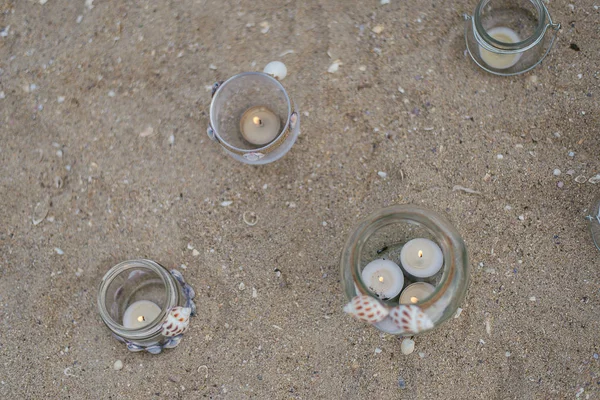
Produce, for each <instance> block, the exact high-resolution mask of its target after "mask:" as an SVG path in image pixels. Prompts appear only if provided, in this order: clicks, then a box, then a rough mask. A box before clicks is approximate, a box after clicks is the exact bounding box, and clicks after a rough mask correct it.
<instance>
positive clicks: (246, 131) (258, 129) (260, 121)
mask: <svg viewBox="0 0 600 400" xmlns="http://www.w3.org/2000/svg"><path fill="white" fill-rule="evenodd" d="M280 128H281V121H280V120H279V117H277V115H275V113H273V111H271V110H269V109H268V108H267V107H264V106H256V107H252V108H249V109H248V110H246V112H245V113H244V114H243V115H242V118H241V119H240V132H242V136H243V137H244V139H246V140H247V141H248V142H249V143H252V144H255V145H259V146H262V145H265V144H267V143H269V142H272V141H273V139H275V138H276V137H277V135H278V134H279V129H280Z"/></svg>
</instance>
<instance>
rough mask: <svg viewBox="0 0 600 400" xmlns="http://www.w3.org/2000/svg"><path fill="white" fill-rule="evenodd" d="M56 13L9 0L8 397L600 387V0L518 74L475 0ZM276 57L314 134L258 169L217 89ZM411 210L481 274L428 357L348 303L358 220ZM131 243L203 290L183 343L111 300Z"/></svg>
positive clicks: (0, 308) (3, 285) (102, 1)
mask: <svg viewBox="0 0 600 400" xmlns="http://www.w3.org/2000/svg"><path fill="white" fill-rule="evenodd" d="M40 3H44V2H43V1H42V2H40V1H30V0H27V1H26V0H19V1H14V0H3V1H0V11H1V14H0V31H1V32H3V33H2V34H1V35H0V68H1V69H0V91H1V92H2V93H3V95H0V97H1V98H0V166H1V168H2V173H1V174H0V194H1V199H2V200H1V201H2V203H1V204H2V206H1V207H0V250H1V255H0V321H1V322H0V397H2V398H6V399H9V398H11V399H42V398H48V399H56V398H60V399H63V398H72V399H96V398H97V399H147V398H183V399H188V398H189V399H196V398H214V399H250V398H255V399H367V398H373V399H388V398H397V399H400V398H402V399H467V398H468V399H563V398H576V396H579V398H580V399H587V398H589V399H598V398H600V360H598V355H597V354H598V353H599V352H600V335H599V333H598V332H600V319H599V307H600V291H599V287H600V279H599V277H598V270H599V268H600V257H599V256H600V252H598V250H597V249H596V248H595V247H594V245H593V243H592V241H591V238H590V234H589V231H588V225H587V221H586V220H585V219H584V217H585V216H586V215H588V214H587V211H588V209H589V208H590V207H591V205H592V201H593V199H594V198H595V197H597V196H598V194H600V185H598V184H596V185H594V184H591V183H587V182H586V183H577V182H576V181H575V177H577V176H584V177H586V178H589V177H591V176H594V175H595V174H598V173H600V158H599V155H600V135H599V122H600V118H599V116H598V111H599V109H600V107H599V97H600V91H599V89H598V87H599V84H600V72H599V70H598V65H599V64H600V36H599V31H598V21H599V18H600V10H598V6H600V3H598V2H597V1H592V0H582V1H578V2H573V7H571V6H570V5H569V3H568V2H567V1H564V0H557V1H552V2H550V3H549V8H550V12H551V13H552V16H553V17H554V19H555V20H557V21H559V22H561V23H562V24H563V28H562V29H561V31H560V33H559V35H558V41H557V43H556V47H555V48H554V49H553V50H552V51H551V52H550V55H549V56H548V58H547V59H546V60H545V61H544V62H543V64H542V65H541V66H539V67H538V68H536V69H535V70H533V71H532V72H529V73H527V74H524V75H521V76H517V77H511V78H501V77H495V76H492V75H490V74H487V73H485V72H484V71H482V70H480V69H478V67H477V66H476V65H475V64H474V63H473V62H472V61H471V60H470V59H469V58H468V56H466V55H465V53H464V51H465V44H464V37H463V24H464V21H463V19H462V14H463V13H465V12H466V13H469V12H471V11H472V9H473V8H474V7H475V2H474V1H444V2H422V1H417V0H406V1H399V0H391V2H390V3H389V4H386V5H381V4H380V2H379V0H368V1H362V2H356V1H321V2H317V1H307V2H302V1H298V2H294V1H283V0H281V1H275V0H269V1H253V2H241V1H227V2H225V1H215V0H206V1H200V0H196V1H193V0H186V1H181V2H179V1H158V0H151V1H135V2H117V1H108V0H95V1H89V0H87V1H84V0H77V1H67V0H48V1H47V2H45V4H40ZM263 22H266V23H267V24H262V23H263ZM8 26H10V27H8ZM377 26H381V27H382V28H383V29H381V28H377V29H376V31H378V32H379V33H375V32H373V28H375V27H377ZM267 27H268V30H267ZM264 31H266V33H262V32H264ZM573 44H575V45H576V46H573ZM574 48H576V49H578V50H575V49H574ZM288 50H293V52H289V51H288ZM284 52H285V53H287V54H285V55H283V56H280V54H282V53H284ZM273 60H280V61H283V62H284V63H285V64H286V65H287V68H288V76H287V77H286V78H285V80H284V81H283V84H284V86H285V87H286V88H287V90H288V91H289V93H290V94H291V96H292V97H293V98H294V101H295V102H296V105H297V107H298V109H299V111H300V115H301V131H302V133H301V135H300V137H299V139H298V142H297V143H296V144H295V146H294V147H293V148H292V150H291V151H290V153H289V154H287V155H286V156H285V157H284V158H283V159H281V160H279V161H278V162H276V163H274V164H271V165H267V166H262V167H252V166H248V165H244V164H241V163H238V162H235V161H234V160H233V159H231V158H230V157H228V156H227V155H226V154H225V153H224V152H223V151H222V149H221V148H220V147H219V146H218V145H217V144H216V143H214V142H212V141H210V140H209V139H208V137H207V136H206V133H205V131H206V126H207V122H208V106H209V102H210V86H211V85H212V84H213V83H214V82H215V81H218V80H223V79H226V78H227V77H229V76H232V75H234V74H236V73H238V72H242V71H250V70H256V71H260V70H262V68H263V67H264V65H266V64H267V63H268V62H270V61H273ZM336 60H339V61H340V62H341V63H340V64H339V68H338V70H337V72H335V73H328V72H327V71H328V69H329V68H330V66H331V65H332V64H333V63H334V62H335V61H336ZM211 66H212V67H214V68H212V67H211ZM569 152H574V154H573V156H569ZM499 155H501V156H502V157H499ZM555 169H560V170H561V174H560V175H558V176H556V175H554V173H553V172H554V170H555ZM379 172H385V174H383V175H384V176H385V177H382V174H378V173H379ZM567 172H571V173H572V175H569V174H567ZM559 182H562V184H560V185H559ZM456 185H459V186H463V187H465V188H470V189H473V190H475V191H478V192H480V194H473V193H467V192H464V191H460V190H459V191H453V190H452V189H453V187H454V186H456ZM559 186H562V187H559ZM223 202H232V203H231V204H230V205H229V206H221V203H223ZM38 203H40V205H39V206H37V209H36V205H37V204H38ZM404 203H412V204H418V205H422V206H425V207H429V208H431V209H434V210H437V211H439V212H442V213H444V215H446V216H447V217H448V218H449V219H450V220H451V221H452V222H453V223H454V224H456V226H457V229H458V230H459V232H460V233H461V235H462V236H463V238H464V240H465V242H466V244H467V246H468V251H469V257H470V265H471V267H472V274H471V276H472V282H471V286H470V288H469V292H468V295H467V299H466V301H465V303H464V304H463V306H462V308H463V309H464V310H463V312H462V314H461V315H460V317H459V318H456V319H452V320H450V321H449V322H447V323H446V324H444V325H443V326H441V327H440V329H438V330H436V331H435V332H432V333H430V334H428V335H424V336H419V337H417V338H415V343H416V348H415V351H414V352H413V353H412V354H410V355H402V354H401V351H400V342H401V341H400V339H398V338H396V337H392V336H385V335H382V334H380V333H379V332H378V331H376V330H375V329H373V328H371V327H369V326H367V325H363V324H361V323H359V322H357V321H354V320H352V319H351V318H350V317H349V316H347V315H344V314H343V313H342V307H343V305H344V304H345V302H346V299H345V298H344V295H343V294H342V290H341V285H340V272H339V252H340V250H341V246H342V245H343V243H344V242H345V240H346V237H347V235H348V234H349V232H350V230H351V229H352V227H353V226H354V225H355V224H356V222H357V221H358V219H359V218H361V217H364V216H366V215H368V214H369V213H370V212H372V211H374V210H377V209H378V208H381V207H384V206H388V205H392V204H404ZM225 204H226V203H225ZM46 211H47V212H46ZM244 212H254V213H256V215H257V216H258V223H257V224H256V225H254V226H248V225H247V224H245V223H244V222H243V219H242V215H243V214H244ZM40 215H41V217H44V219H43V220H41V222H40V223H38V224H37V225H34V224H33V223H32V218H33V217H34V216H37V217H40ZM38 221H39V218H38V219H36V222H38ZM188 244H189V245H190V247H191V248H193V249H195V250H196V251H195V252H194V251H193V250H191V249H190V248H189V247H188ZM56 249H59V250H60V251H59V250H56ZM59 253H62V254H59ZM131 258H150V259H153V260H156V261H157V262H160V263H162V264H163V265H165V266H168V267H179V266H180V265H181V264H185V265H186V266H187V269H185V270H184V271H183V273H184V275H185V277H186V279H187V281H188V282H189V283H190V284H191V285H193V286H194V288H195V289H196V292H197V304H198V309H199V315H198V316H197V317H196V318H194V319H193V320H192V324H191V329H190V330H189V332H188V333H187V334H186V335H185V337H184V339H183V341H182V342H181V344H180V345H179V347H177V348H176V349H173V350H169V351H166V352H164V353H163V354H161V355H158V356H153V355H150V354H140V353H129V352H128V351H127V350H126V348H125V347H124V346H123V345H122V344H120V343H118V342H117V341H116V340H114V339H113V338H111V335H110V332H109V331H108V329H106V328H105V327H104V325H103V324H102V321H101V319H100V317H99V315H98V312H97V307H96V295H97V288H98V285H99V282H100V279H101V277H102V276H103V274H104V273H105V272H106V271H107V270H108V269H109V268H110V267H111V266H113V265H115V264H117V263H118V262H120V261H122V260H126V259H131ZM276 268H277V269H279V270H280V271H281V272H282V277H277V276H276V273H275V272H274V270H275V269H276ZM282 279H285V282H286V284H285V285H282V284H281V281H282ZM240 283H244V285H243V286H245V288H246V289H245V290H239V288H240ZM254 291H255V292H256V297H253V292H254ZM486 326H488V327H489V333H488V332H487V331H486ZM420 355H422V356H423V357H421V356H420ZM117 360H121V361H122V363H123V368H122V369H121V370H115V369H114V368H113V366H114V365H115V362H116V361H117ZM117 365H118V363H117ZM400 381H401V382H402V384H401V385H400V384H399V382H400ZM402 387H405V388H404V389H403V388H402Z"/></svg>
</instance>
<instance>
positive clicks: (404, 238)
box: [340, 205, 469, 336]
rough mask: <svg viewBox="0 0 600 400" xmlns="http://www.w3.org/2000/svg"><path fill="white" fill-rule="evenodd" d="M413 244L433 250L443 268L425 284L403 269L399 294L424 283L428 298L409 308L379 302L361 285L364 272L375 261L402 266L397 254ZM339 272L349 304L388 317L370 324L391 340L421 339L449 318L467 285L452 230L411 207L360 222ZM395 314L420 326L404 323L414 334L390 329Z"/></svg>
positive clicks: (460, 246) (461, 248)
mask: <svg viewBox="0 0 600 400" xmlns="http://www.w3.org/2000/svg"><path fill="white" fill-rule="evenodd" d="M415 238H422V239H426V240H430V241H432V242H434V243H435V244H437V246H439V248H440V249H441V253H442V255H443V266H442V267H441V269H440V270H439V272H438V273H436V274H435V275H433V276H430V277H427V278H418V277H415V276H412V275H410V274H408V273H406V270H405V268H404V267H402V270H403V273H404V284H403V289H402V290H406V287H407V286H409V285H411V284H413V283H415V282H425V283H428V284H430V285H432V286H433V287H434V289H433V291H432V293H431V294H430V295H429V296H425V297H423V298H420V299H418V301H415V302H413V304H409V305H404V304H399V303H398V301H399V300H398V299H397V298H393V299H380V298H379V296H378V295H377V293H374V292H373V291H372V290H371V289H370V288H369V285H367V284H365V282H364V280H363V276H362V272H363V269H364V268H365V266H367V265H368V264H369V263H371V262H372V261H373V260H376V259H386V260H390V261H393V262H394V263H396V264H398V265H402V261H401V253H402V248H403V247H404V246H405V244H406V243H407V242H409V241H410V240H412V239H415ZM340 267H341V272H342V285H343V289H344V292H345V294H346V297H347V298H348V300H350V303H349V304H352V303H353V301H357V300H358V301H361V298H362V299H364V300H362V301H366V302H367V303H369V304H368V305H367V307H368V308H369V309H373V310H376V311H377V310H380V311H382V312H383V314H382V316H384V315H387V316H386V317H385V318H380V321H373V322H372V323H373V325H374V326H375V327H376V328H377V329H379V330H381V331H383V332H386V333H390V334H394V335H403V336H413V335H417V334H421V333H423V332H426V331H429V330H431V329H434V328H436V327H437V326H439V325H440V324H441V323H443V322H444V321H446V320H447V319H449V318H451V317H452V316H453V315H454V314H455V313H456V311H457V309H458V308H459V306H460V304H461V303H462V301H463V300H464V298H465V295H466V291H467V286H468V284H469V264H468V261H467V250H466V248H465V244H464V242H463V240H462V239H461V237H460V235H459V234H458V232H457V231H456V229H455V228H454V226H452V224H451V223H450V222H449V221H448V220H447V219H446V218H444V217H443V216H441V215H440V214H438V213H436V212H433V211H431V210H427V209H425V208H421V207H418V206H414V205H397V206H392V207H388V208H383V209H381V210H378V211H376V212H374V213H373V214H371V215H369V216H368V217H367V218H365V219H364V220H362V221H361V222H360V223H359V224H358V225H357V226H356V228H354V230H353V231H352V233H351V234H350V237H349V238H348V240H347V241H346V244H345V245H344V248H343V250H342V255H341V260H340ZM347 307H348V306H347ZM394 313H396V314H397V316H398V317H399V318H400V319H402V318H403V314H404V315H408V314H410V316H409V317H410V318H412V317H415V318H417V317H419V318H421V320H419V321H408V322H409V323H412V322H414V326H415V328H410V329H409V328H404V327H403V326H402V324H400V325H398V324H397V323H394V321H393V318H392V317H393V316H394ZM359 319H360V318H359ZM421 322H423V323H421Z"/></svg>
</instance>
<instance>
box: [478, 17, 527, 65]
mask: <svg viewBox="0 0 600 400" xmlns="http://www.w3.org/2000/svg"><path fill="white" fill-rule="evenodd" d="M487 34H488V35H489V36H491V37H492V38H494V39H496V40H497V41H499V42H502V43H518V42H520V41H521V38H519V35H517V33H516V32H515V31H513V30H512V29H510V28H505V27H496V28H492V29H490V30H488V31H487ZM479 54H480V55H481V58H482V59H483V61H484V62H485V63H486V64H487V65H489V66H490V67H492V68H496V69H507V68H510V67H512V66H513V65H515V64H516V63H517V62H518V61H519V59H520V58H521V53H514V54H499V53H494V52H491V51H489V50H485V49H484V48H482V47H481V46H479Z"/></svg>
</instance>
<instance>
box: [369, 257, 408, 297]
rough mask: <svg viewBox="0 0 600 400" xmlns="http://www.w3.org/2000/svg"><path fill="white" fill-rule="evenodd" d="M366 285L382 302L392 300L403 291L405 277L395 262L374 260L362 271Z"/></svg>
mask: <svg viewBox="0 0 600 400" xmlns="http://www.w3.org/2000/svg"><path fill="white" fill-rule="evenodd" d="M361 276H362V280H363V282H364V284H365V285H366V286H367V287H368V288H369V289H370V290H372V291H373V292H375V293H376V294H377V296H378V297H379V298H380V299H382V300H388V299H392V298H394V297H396V296H398V294H399V293H400V291H402V286H404V275H403V274H402V270H401V269H400V267H399V266H398V264H396V263H395V262H393V261H390V260H374V261H371V262H370V263H369V264H367V266H366V267H365V268H364V269H363V270H362V273H361Z"/></svg>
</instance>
